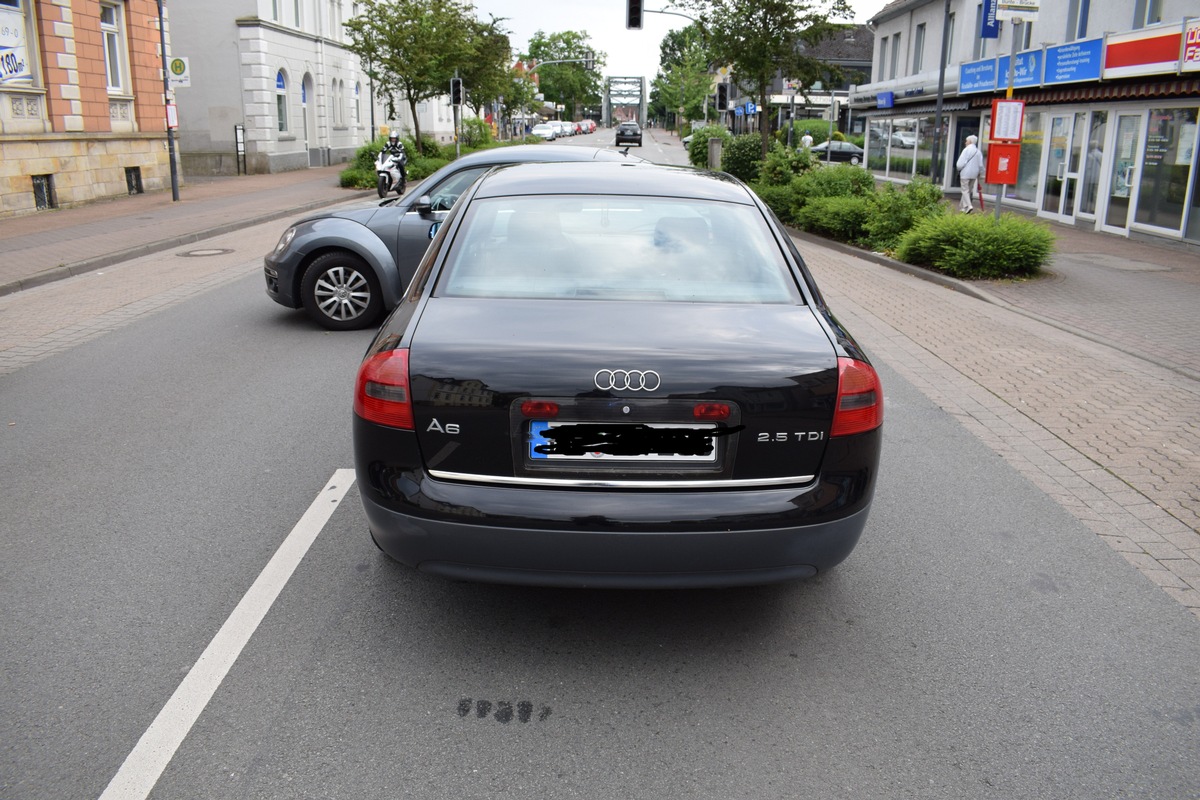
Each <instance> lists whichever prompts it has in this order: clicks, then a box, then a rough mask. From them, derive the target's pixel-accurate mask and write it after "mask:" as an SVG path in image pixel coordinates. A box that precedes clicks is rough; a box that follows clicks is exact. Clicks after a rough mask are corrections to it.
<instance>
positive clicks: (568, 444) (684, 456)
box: [529, 420, 717, 463]
mask: <svg viewBox="0 0 1200 800" xmlns="http://www.w3.org/2000/svg"><path fill="white" fill-rule="evenodd" d="M716 430H717V426H716V425H711V424H699V425H695V424H693V425H687V424H683V423H670V422H663V423H626V422H614V423H599V422H546V421H540V420H534V421H533V422H530V423H529V457H530V458H531V459H535V460H565V461H615V460H620V461H681V462H683V461H687V462H700V463H712V462H715V461H716V460H717V445H716V438H717V437H716Z"/></svg>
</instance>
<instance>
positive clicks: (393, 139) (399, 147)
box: [383, 131, 408, 187]
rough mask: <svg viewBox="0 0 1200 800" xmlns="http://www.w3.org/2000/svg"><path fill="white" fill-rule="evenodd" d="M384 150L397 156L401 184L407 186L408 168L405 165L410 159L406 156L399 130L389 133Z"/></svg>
mask: <svg viewBox="0 0 1200 800" xmlns="http://www.w3.org/2000/svg"><path fill="white" fill-rule="evenodd" d="M383 152H385V153H389V154H391V155H393V156H395V157H396V166H397V168H399V170H400V186H402V187H403V186H405V185H406V184H407V183H408V170H407V169H406V165H405V162H406V161H407V160H408V159H407V158H405V157H404V144H403V142H401V141H400V134H399V132H397V131H392V132H391V133H389V134H388V141H387V144H386V145H384V146H383Z"/></svg>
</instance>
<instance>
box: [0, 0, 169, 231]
mask: <svg viewBox="0 0 1200 800" xmlns="http://www.w3.org/2000/svg"><path fill="white" fill-rule="evenodd" d="M0 150H2V151H3V159H0V217H4V216H14V215H18V214H26V213H32V212H35V211H38V210H41V209H45V208H53V207H59V206H61V207H67V206H74V205H79V204H81V203H87V202H90V201H93V200H98V199H102V198H106V197H113V196H117V195H123V194H128V193H133V192H140V191H142V190H152V189H162V188H164V187H165V186H169V185H170V167H169V159H168V152H167V148H166V113H165V109H164V106H163V84H162V56H161V51H160V34H159V11H158V4H157V2H156V0H0Z"/></svg>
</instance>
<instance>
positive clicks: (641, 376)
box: [596, 369, 662, 392]
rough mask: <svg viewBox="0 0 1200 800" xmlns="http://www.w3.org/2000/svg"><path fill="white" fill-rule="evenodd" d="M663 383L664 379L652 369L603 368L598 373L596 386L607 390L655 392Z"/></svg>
mask: <svg viewBox="0 0 1200 800" xmlns="http://www.w3.org/2000/svg"><path fill="white" fill-rule="evenodd" d="M661 385H662V379H661V378H660V377H659V376H658V373H657V372H655V371H654V370H652V369H649V370H645V371H642V370H638V369H628V370H626V369H602V370H600V371H599V372H597V373H596V388H597V389H600V390H602V391H605V392H609V391H618V392H620V391H626V390H628V391H630V392H653V391H656V390H657V389H658V387H659V386H661Z"/></svg>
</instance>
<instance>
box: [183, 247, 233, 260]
mask: <svg viewBox="0 0 1200 800" xmlns="http://www.w3.org/2000/svg"><path fill="white" fill-rule="evenodd" d="M232 252H233V251H232V250H228V249H226V248H221V247H210V248H207V249H204V250H188V251H187V252H186V253H176V254H175V255H177V256H179V257H180V258H207V257H208V256H223V255H225V254H226V253H232Z"/></svg>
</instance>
